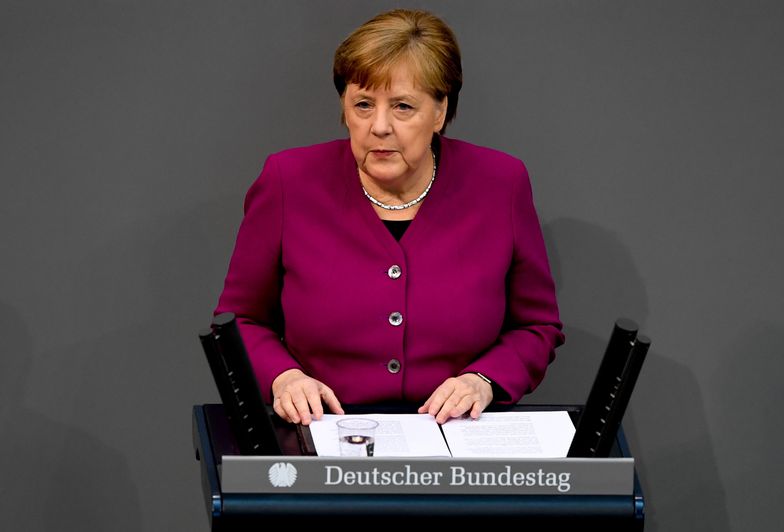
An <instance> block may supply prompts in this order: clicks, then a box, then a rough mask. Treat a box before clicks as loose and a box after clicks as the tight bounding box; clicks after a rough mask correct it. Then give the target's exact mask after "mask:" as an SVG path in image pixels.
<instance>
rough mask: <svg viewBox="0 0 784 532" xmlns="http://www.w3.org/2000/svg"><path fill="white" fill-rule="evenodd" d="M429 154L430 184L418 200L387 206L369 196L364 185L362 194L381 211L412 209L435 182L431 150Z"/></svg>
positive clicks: (434, 158) (434, 166) (434, 160)
mask: <svg viewBox="0 0 784 532" xmlns="http://www.w3.org/2000/svg"><path fill="white" fill-rule="evenodd" d="M430 153H431V154H432V155H433V175H432V176H431V177H430V183H428V184H427V188H426V189H425V191H424V192H422V193H421V194H420V195H419V197H418V198H415V199H412V200H411V201H409V202H408V203H404V204H403V205H387V204H386V203H381V202H380V201H378V200H377V199H376V198H374V197H373V196H371V195H370V193H369V192H368V191H367V190H366V189H365V185H362V184H361V182H360V185H361V186H362V192H364V193H365V197H366V198H367V199H369V200H370V203H372V204H373V205H376V206H378V207H381V208H382V209H386V210H388V211H402V210H403V209H408V208H409V207H413V206H414V205H416V204H417V203H419V202H420V201H422V200H423V199H425V196H427V193H428V192H430V187H432V186H433V181H435V180H436V154H435V153H433V150H430Z"/></svg>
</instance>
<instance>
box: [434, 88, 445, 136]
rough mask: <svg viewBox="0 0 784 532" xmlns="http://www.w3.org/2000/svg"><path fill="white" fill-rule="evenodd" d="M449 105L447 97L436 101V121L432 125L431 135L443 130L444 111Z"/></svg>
mask: <svg viewBox="0 0 784 532" xmlns="http://www.w3.org/2000/svg"><path fill="white" fill-rule="evenodd" d="M448 104H449V97H448V96H444V98H443V99H442V100H441V101H440V102H439V101H436V121H435V124H433V133H439V132H440V131H441V130H442V129H444V122H445V121H446V109H447V105H448Z"/></svg>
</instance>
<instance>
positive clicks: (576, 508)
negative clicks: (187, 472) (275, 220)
mask: <svg viewBox="0 0 784 532" xmlns="http://www.w3.org/2000/svg"><path fill="white" fill-rule="evenodd" d="M512 408H513V409H514V410H521V411H525V410H537V409H550V410H553V409H555V410H567V411H568V412H569V414H570V415H571V416H572V418H573V420H575V421H576V420H577V419H579V415H580V411H581V406H576V405H566V406H564V405H557V406H532V405H528V406H524V405H516V406H514V407H512ZM346 411H347V413H351V414H360V413H367V412H370V411H372V412H378V413H383V412H390V413H395V412H407V410H405V407H401V406H383V405H382V406H379V405H374V406H373V407H372V410H368V407H350V406H347V407H346ZM411 411H412V412H413V410H411ZM271 419H272V424H273V426H274V430H275V434H276V436H277V440H278V442H277V443H278V444H279V446H280V450H281V453H282V454H281V455H279V456H277V457H276V458H275V460H280V462H279V463H280V464H285V463H286V462H285V460H286V458H287V457H302V456H303V455H307V454H309V453H310V451H309V449H308V448H307V446H306V445H303V442H304V441H306V440H307V433H306V429H305V431H303V429H302V428H299V427H298V426H295V425H291V424H287V423H285V422H283V421H282V420H280V419H279V418H277V416H274V415H272V416H271ZM193 444H194V448H195V451H196V457H197V459H198V460H199V462H200V468H201V479H202V489H203V495H204V502H205V505H206V509H207V517H208V520H209V524H210V530H212V531H216V532H237V531H245V530H248V531H249V530H256V531H258V530H266V528H265V527H269V526H295V525H297V524H305V523H306V524H312V525H318V524H330V525H332V524H337V525H338V526H340V527H341V528H362V529H366V528H374V527H376V526H381V524H383V525H387V524H388V523H394V524H401V525H402V524H411V525H414V526H416V527H417V528H418V529H419V528H420V527H422V526H434V527H435V526H443V525H447V524H461V525H462V524H467V523H471V524H473V525H474V526H478V525H483V524H484V525H485V526H488V525H490V526H492V525H497V524H498V520H504V522H506V523H508V522H509V520H510V519H511V520H512V521H513V522H515V523H519V524H518V525H517V526H520V527H524V528H527V527H541V528H528V529H529V530H534V529H536V530H548V531H553V530H578V529H582V530H602V531H603V532H607V531H624V532H629V531H641V530H643V526H644V500H643V494H642V489H641V487H640V483H639V479H638V477H637V471H636V469H633V471H632V475H631V476H630V478H629V487H628V490H623V491H624V492H623V493H612V494H606V493H602V494H593V493H590V492H585V490H583V492H580V493H579V494H560V493H543V494H516V493H488V494H481V493H470V494H453V493H444V492H438V491H435V490H434V492H433V493H427V492H425V493H422V492H420V493H416V494H407V493H394V494H379V493H363V492H361V490H360V491H358V492H353V493H285V491H283V492H279V493H278V492H276V493H269V492H265V493H253V492H244V493H225V492H224V491H223V490H222V483H221V474H222V471H221V470H222V460H223V457H224V456H237V455H240V454H241V453H240V447H239V445H238V443H237V441H236V439H235V438H234V436H233V433H232V430H231V426H230V424H229V420H228V418H227V415H226V412H225V410H224V408H223V406H222V405H220V404H203V405H196V406H194V408H193ZM609 454H610V458H613V457H615V458H627V459H628V458H631V456H632V455H631V452H630V450H629V446H628V444H627V441H626V439H625V436H624V433H623V429H622V427H621V428H620V429H619V430H618V434H617V436H616V441H615V444H614V446H613V448H612V449H611V451H610V453H609ZM310 458H311V459H312V460H315V461H318V460H321V458H319V457H310ZM365 460H374V459H373V458H369V459H368V458H366V459H365ZM570 460H574V461H581V460H582V461H583V463H586V462H589V463H590V464H591V467H593V468H595V469H593V471H596V477H597V479H596V480H597V481H599V480H601V476H602V468H601V464H602V462H601V459H588V458H564V459H562V463H561V464H560V465H561V466H563V464H566V466H567V467H568V466H569V465H570V462H569V461H570ZM608 462H612V460H608ZM627 462H628V460H627ZM577 463H578V462H574V464H577ZM276 465H277V464H276ZM575 467H576V466H575ZM631 467H632V468H633V465H632V466H631ZM632 477H633V478H632ZM598 484H601V482H597V485H598ZM616 491H617V490H616ZM363 519H367V521H363Z"/></svg>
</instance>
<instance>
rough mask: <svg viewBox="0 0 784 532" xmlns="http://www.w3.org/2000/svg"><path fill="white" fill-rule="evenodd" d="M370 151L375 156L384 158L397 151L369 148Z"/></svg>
mask: <svg viewBox="0 0 784 532" xmlns="http://www.w3.org/2000/svg"><path fill="white" fill-rule="evenodd" d="M370 153H372V154H373V155H374V156H375V157H379V158H382V159H384V158H387V157H391V156H392V155H394V154H395V153H397V152H396V151H395V150H371V151H370Z"/></svg>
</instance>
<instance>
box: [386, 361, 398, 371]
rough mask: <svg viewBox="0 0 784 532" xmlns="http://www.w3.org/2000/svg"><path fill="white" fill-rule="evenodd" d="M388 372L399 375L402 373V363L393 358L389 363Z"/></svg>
mask: <svg viewBox="0 0 784 532" xmlns="http://www.w3.org/2000/svg"><path fill="white" fill-rule="evenodd" d="M387 371H389V372H390V373H397V372H398V371H400V361H399V360H398V359H396V358H393V359H392V360H390V361H389V362H387Z"/></svg>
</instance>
